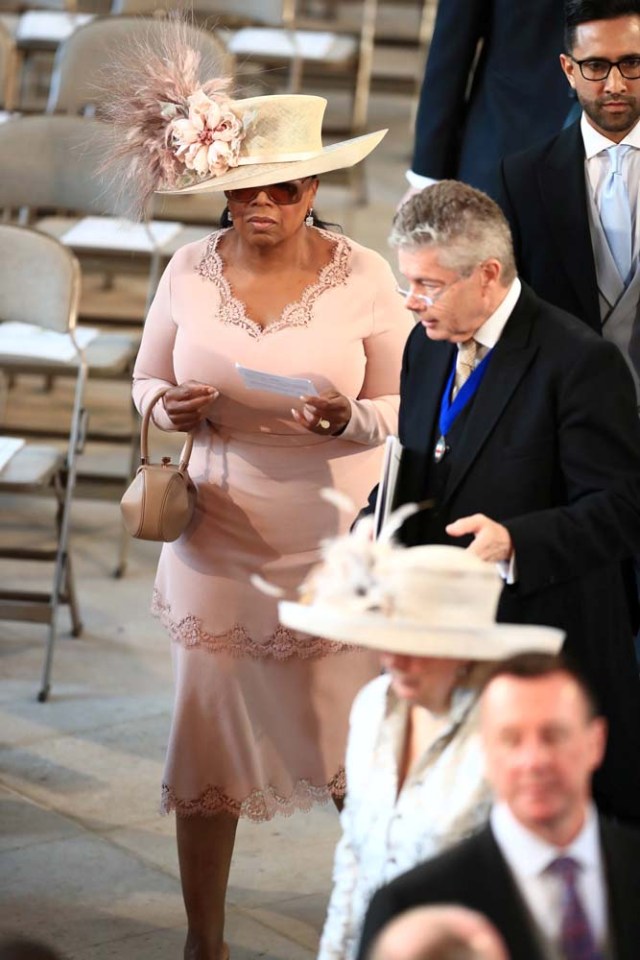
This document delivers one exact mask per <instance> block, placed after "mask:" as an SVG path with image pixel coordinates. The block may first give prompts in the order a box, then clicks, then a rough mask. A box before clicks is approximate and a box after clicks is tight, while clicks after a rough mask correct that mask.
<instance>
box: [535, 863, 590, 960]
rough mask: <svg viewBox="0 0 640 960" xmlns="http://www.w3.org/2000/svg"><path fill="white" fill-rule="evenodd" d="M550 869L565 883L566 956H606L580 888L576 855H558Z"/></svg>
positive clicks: (569, 959) (571, 959)
mask: <svg viewBox="0 0 640 960" xmlns="http://www.w3.org/2000/svg"><path fill="white" fill-rule="evenodd" d="M547 871H548V872H549V873H551V874H553V876H555V877H558V879H559V880H560V881H561V883H562V917H561V923H560V943H559V946H560V949H561V951H562V955H563V957H564V958H565V960H603V954H602V953H601V951H600V950H599V949H598V947H597V945H596V941H595V939H594V936H593V933H592V931H591V927H590V926H589V920H588V918H587V915H586V913H585V912H584V907H583V906H582V902H581V900H580V895H579V893H578V890H577V888H576V879H577V876H578V873H579V871H580V865H579V864H578V863H576V861H575V860H573V859H572V857H558V859H557V860H553V861H552V862H551V863H550V864H549V866H548V867H547Z"/></svg>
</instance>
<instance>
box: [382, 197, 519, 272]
mask: <svg viewBox="0 0 640 960" xmlns="http://www.w3.org/2000/svg"><path fill="white" fill-rule="evenodd" d="M389 244H390V245H391V246H392V247H410V248H420V247H437V248H438V252H439V255H440V256H439V259H440V263H441V264H442V266H443V267H447V268H449V269H451V270H457V271H458V272H459V273H461V274H465V273H470V272H471V271H472V270H473V268H474V267H475V266H476V265H477V264H479V263H482V261H484V260H489V259H495V260H499V261H500V263H501V264H502V282H503V283H504V284H505V285H506V284H507V283H511V281H512V280H513V279H514V278H515V276H516V263H515V256H514V253H513V240H512V239H511V231H510V229H509V224H508V223H507V220H506V217H505V215H504V214H503V212H502V210H501V209H500V207H499V206H498V204H497V203H496V202H495V201H494V200H492V199H491V197H488V196H487V194H486V193H482V191H481V190H476V189H475V188H474V187H470V186H468V185H467V184H466V183H460V182H459V181H458V180H441V181H440V182H439V183H434V184H433V185H432V186H430V187H425V189H424V190H421V191H420V193H417V194H415V195H414V196H413V197H411V198H410V199H409V200H407V201H406V203H403V205H402V206H401V207H400V209H399V210H398V212H397V213H396V215H395V217H394V218H393V225H392V227H391V233H390V235H389Z"/></svg>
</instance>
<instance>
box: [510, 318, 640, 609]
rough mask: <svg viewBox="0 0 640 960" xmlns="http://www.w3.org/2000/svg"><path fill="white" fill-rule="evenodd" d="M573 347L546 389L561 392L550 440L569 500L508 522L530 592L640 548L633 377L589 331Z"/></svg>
mask: <svg viewBox="0 0 640 960" xmlns="http://www.w3.org/2000/svg"><path fill="white" fill-rule="evenodd" d="M565 346H566V347H567V348H568V347H569V344H565ZM572 352H573V355H569V356H567V357H566V358H565V362H564V366H563V371H562V372H563V376H562V377H560V378H558V380H557V381H556V382H555V383H554V384H553V385H552V384H548V386H547V388H548V389H549V390H550V391H553V390H556V391H557V392H558V397H557V400H556V418H557V424H556V436H555V438H553V437H549V442H553V443H555V445H556V456H557V460H558V466H559V470H558V478H557V480H556V483H558V484H561V485H562V489H559V490H557V491H556V493H557V499H558V502H560V503H561V504H562V505H561V506H557V507H552V508H549V509H544V510H537V511H534V512H532V513H529V514H525V515H521V516H518V517H515V518H512V519H507V520H505V521H504V525H505V526H506V527H507V528H508V530H509V533H510V534H511V538H512V540H513V544H514V548H515V556H516V562H517V568H518V590H519V591H520V592H521V593H525V594H526V593H529V592H533V591H536V590H538V589H540V588H543V587H547V586H551V585H553V584H556V583H560V582H563V581H568V580H572V579H574V578H576V577H581V576H583V575H585V574H588V573H590V572H592V571H593V570H594V569H596V568H598V567H606V566H607V565H608V564H611V563H615V562H616V561H621V560H623V559H625V558H628V557H631V556H633V555H637V554H638V553H640V421H639V420H638V416H637V407H636V397H635V389H634V385H633V381H632V379H631V375H630V373H629V370H628V368H627V365H626V363H625V361H624V359H623V357H622V354H621V353H620V351H619V350H618V348H617V347H616V346H615V344H612V343H609V342H607V341H606V340H599V339H597V338H595V337H592V336H591V335H589V336H586V335H585V336H584V337H582V338H580V339H579V340H578V341H576V342H575V344H574V346H573V347H572ZM535 454H536V451H535V450H532V451H531V456H530V461H529V463H527V464H526V466H527V468H528V470H529V471H535V470H536V465H537V462H536V459H535ZM523 465H524V464H523Z"/></svg>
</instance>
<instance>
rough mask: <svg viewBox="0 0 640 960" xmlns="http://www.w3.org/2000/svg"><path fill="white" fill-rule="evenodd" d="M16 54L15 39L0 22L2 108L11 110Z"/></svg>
mask: <svg viewBox="0 0 640 960" xmlns="http://www.w3.org/2000/svg"><path fill="white" fill-rule="evenodd" d="M16 56H17V54H16V44H15V40H14V39H13V37H12V36H11V34H10V33H9V31H8V30H7V28H6V27H5V25H4V24H3V23H0V109H2V108H6V109H9V110H10V109H11V108H12V107H13V103H12V99H13V95H12V90H13V86H14V83H15V79H16V71H17V60H16Z"/></svg>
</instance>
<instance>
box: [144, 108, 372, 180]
mask: <svg viewBox="0 0 640 960" xmlns="http://www.w3.org/2000/svg"><path fill="white" fill-rule="evenodd" d="M326 106H327V101H326V100H325V98H324V97H315V96H307V95H305V94H282V95H276V96H269V97H249V98H247V99H245V100H230V101H229V102H228V105H227V109H228V110H229V111H231V112H232V113H233V114H234V116H235V117H237V119H238V120H239V122H240V131H241V136H242V139H241V140H240V143H239V149H238V152H237V156H235V157H233V158H231V159H232V163H233V164H234V165H233V166H230V167H229V169H228V170H227V171H226V172H224V173H218V174H212V175H210V176H203V177H202V178H201V179H198V180H197V181H195V182H193V183H191V184H185V185H182V186H179V187H176V188H173V189H171V188H169V189H167V188H162V189H161V190H160V191H159V192H161V193H202V192H207V191H217V190H230V189H233V188H234V187H263V186H267V185H268V184H270V183H281V182H283V181H285V180H297V179H302V178H303V177H309V176H312V175H317V176H319V175H320V174H322V173H328V172H329V171H331V170H341V169H343V168H345V167H352V166H354V165H355V164H356V163H359V162H360V160H363V159H364V158H365V157H366V156H367V155H368V154H369V153H371V151H372V150H373V149H374V148H375V147H376V146H377V145H378V144H379V143H380V141H381V140H382V138H383V137H384V135H385V134H386V132H387V131H386V130H377V131H376V132H375V133H367V134H365V135H363V136H361V137H354V138H352V139H351V140H342V141H340V142H339V143H332V144H330V145H328V146H326V147H325V146H323V143H322V118H323V116H324V112H325V109H326Z"/></svg>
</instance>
